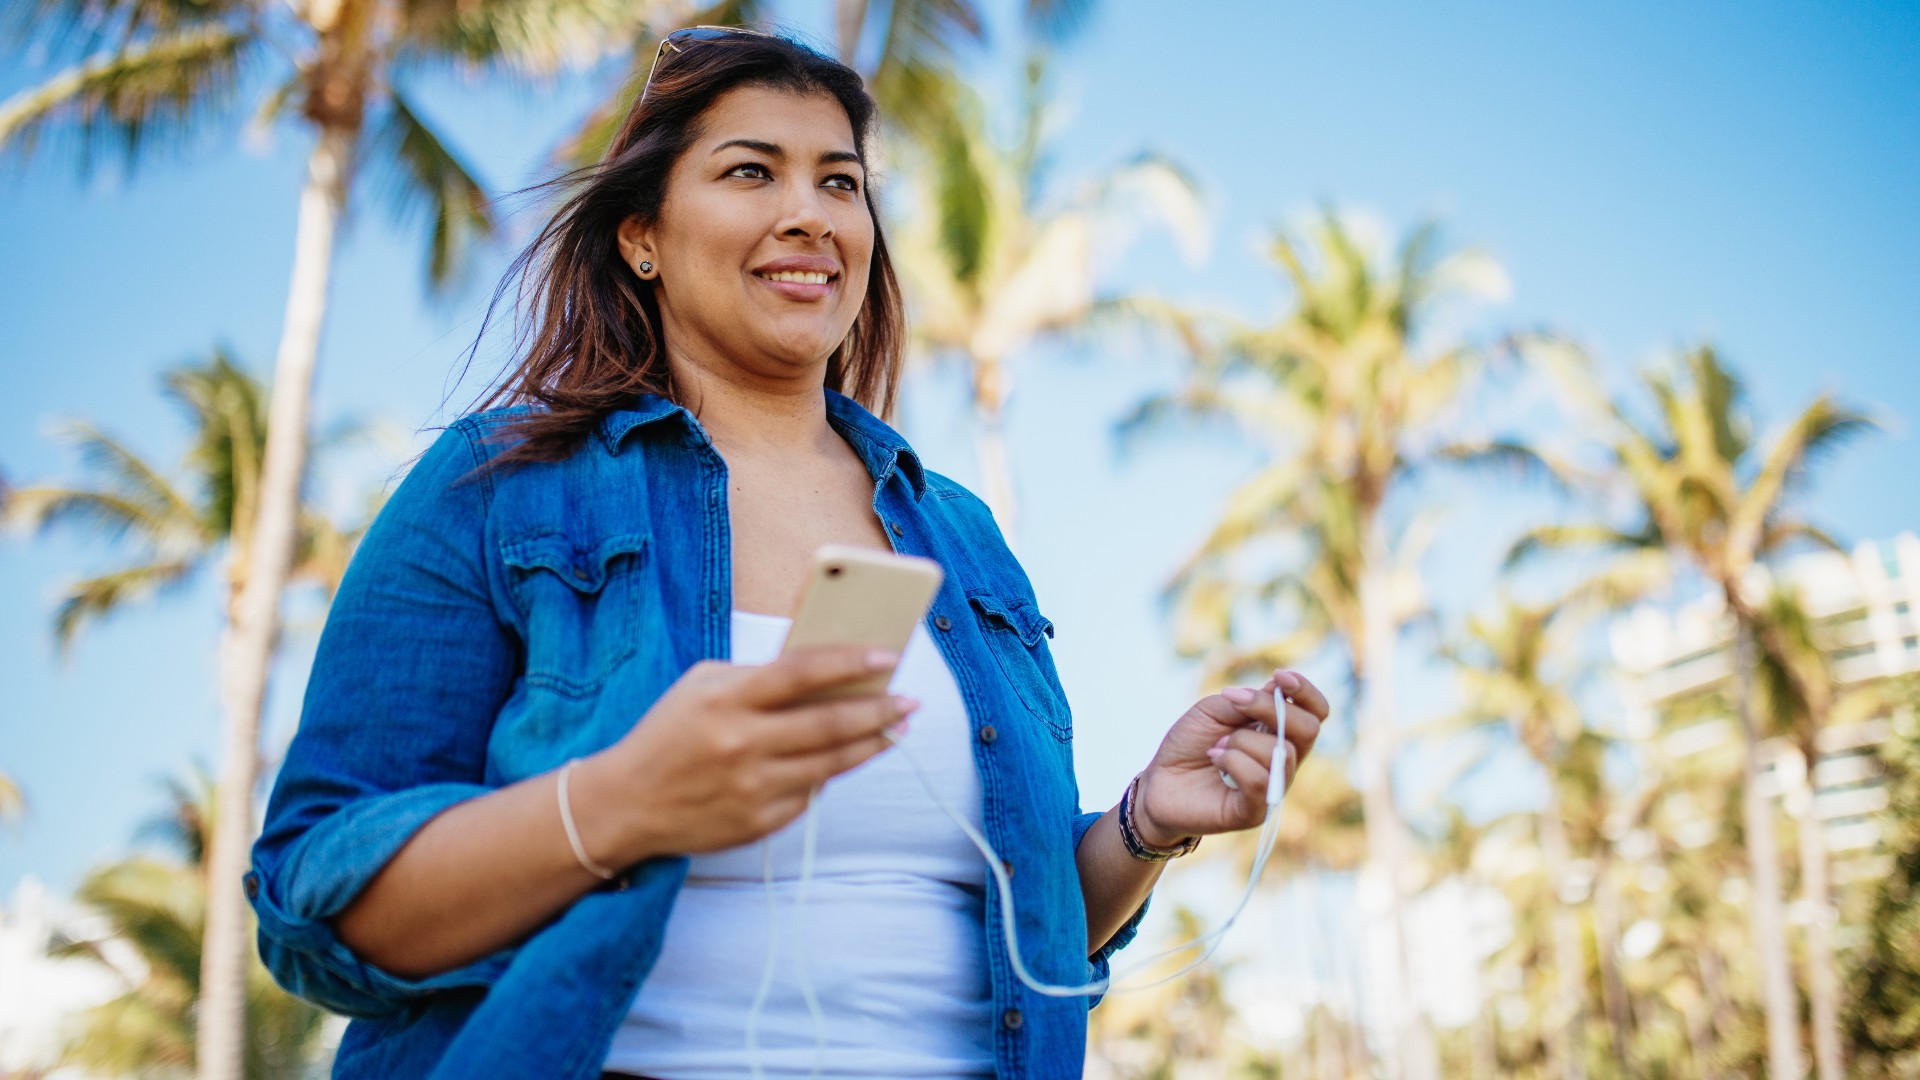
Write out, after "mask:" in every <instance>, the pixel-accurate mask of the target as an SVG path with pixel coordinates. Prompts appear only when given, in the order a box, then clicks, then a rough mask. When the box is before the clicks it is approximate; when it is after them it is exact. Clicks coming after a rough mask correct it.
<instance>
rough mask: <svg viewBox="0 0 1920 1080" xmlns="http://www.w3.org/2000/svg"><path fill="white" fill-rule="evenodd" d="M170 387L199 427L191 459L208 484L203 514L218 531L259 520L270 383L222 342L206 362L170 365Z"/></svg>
mask: <svg viewBox="0 0 1920 1080" xmlns="http://www.w3.org/2000/svg"><path fill="white" fill-rule="evenodd" d="M165 386H166V390H165V393H166V395H167V396H168V397H169V398H172V399H173V400H174V401H175V402H176V403H177V404H178V405H180V407H181V408H182V410H183V411H184V412H185V413H186V414H187V422H188V424H189V426H190V427H191V429H192V430H193V432H194V441H193V449H192V450H191V451H189V452H188V454H187V462H188V464H189V465H190V466H191V467H192V469H193V471H194V473H195V474H196V475H198V476H199V477H200V478H201V482H202V483H203V485H204V486H205V488H206V492H207V498H206V507H205V509H204V510H203V511H202V514H201V516H202V518H203V519H204V520H205V521H206V523H207V531H208V532H209V533H210V534H212V535H216V536H231V535H234V534H235V533H240V534H244V533H245V532H246V531H247V529H248V528H249V523H250V522H251V521H252V520H253V507H254V500H255V498H256V497H257V494H258V489H259V482H260V464H261V460H262V459H263V458H264V457H265V454H266V441H267V402H266V397H267V394H266V388H265V386H263V385H262V384H261V382H260V381H259V380H258V379H256V378H254V377H253V375H252V374H251V373H249V372H248V371H246V370H245V369H244V368H242V367H240V366H239V365H238V364H237V363H235V362H234V360H233V358H232V357H231V356H230V355H229V354H228V353H227V352H226V350H224V349H218V348H216V349H215V350H214V351H213V353H212V354H211V355H210V356H209V357H208V358H207V359H206V360H205V361H204V362H201V363H192V364H184V365H181V366H180V367H176V368H173V369H172V370H170V371H168V372H167V373H166V376H165Z"/></svg>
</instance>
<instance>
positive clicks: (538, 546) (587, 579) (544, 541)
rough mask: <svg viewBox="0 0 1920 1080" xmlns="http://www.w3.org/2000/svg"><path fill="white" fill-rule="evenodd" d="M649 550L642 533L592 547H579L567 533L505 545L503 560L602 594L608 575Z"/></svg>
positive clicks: (626, 535) (623, 535) (544, 535)
mask: <svg viewBox="0 0 1920 1080" xmlns="http://www.w3.org/2000/svg"><path fill="white" fill-rule="evenodd" d="M646 548H647V538H646V536H645V535H643V534H640V533H624V534H622V535H619V536H609V537H607V538H606V539H604V540H601V541H599V542H597V543H594V544H591V545H585V546H583V545H580V544H576V543H575V541H574V539H573V538H572V537H570V536H567V535H566V534H565V533H540V534H538V535H535V536H527V537H522V538H520V539H518V540H510V541H508V542H507V543H505V544H503V545H501V548H500V557H501V558H502V559H504V560H505V561H506V564H507V565H508V566H511V567H514V568H515V569H519V570H535V569H539V570H551V571H553V573H554V574H556V575H558V576H559V578H560V580H561V581H564V582H566V583H567V584H568V585H571V586H572V587H573V588H574V589H576V590H578V591H580V592H583V593H592V592H599V591H600V589H601V587H602V586H604V585H605V584H606V583H607V571H608V568H609V567H610V566H612V565H613V561H614V560H615V559H617V558H619V557H621V556H623V555H627V556H632V557H634V558H636V559H637V558H639V556H640V554H641V552H643V551H645V550H646Z"/></svg>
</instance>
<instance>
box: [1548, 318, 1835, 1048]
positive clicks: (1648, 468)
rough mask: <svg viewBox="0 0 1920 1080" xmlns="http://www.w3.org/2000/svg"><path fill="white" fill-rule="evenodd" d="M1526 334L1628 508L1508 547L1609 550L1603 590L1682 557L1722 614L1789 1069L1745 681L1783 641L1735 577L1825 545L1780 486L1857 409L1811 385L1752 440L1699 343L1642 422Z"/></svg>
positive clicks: (1660, 373) (1754, 908) (1776, 868)
mask: <svg viewBox="0 0 1920 1080" xmlns="http://www.w3.org/2000/svg"><path fill="white" fill-rule="evenodd" d="M1531 347H1533V348H1536V349H1545V350H1548V351H1551V352H1555V353H1558V354H1560V358H1561V360H1562V363H1560V364H1559V365H1558V366H1559V367H1560V368H1561V370H1562V371H1564V372H1566V373H1568V374H1569V377H1570V378H1571V379H1572V380H1573V382H1572V385H1573V386H1574V388H1575V389H1576V391H1577V396H1578V397H1579V399H1580V400H1581V401H1582V402H1583V403H1584V404H1585V405H1586V406H1587V407H1588V408H1589V410H1590V411H1591V412H1593V413H1594V414H1596V416H1597V418H1598V419H1599V420H1600V422H1601V423H1602V424H1604V425H1605V429H1606V434H1605V435H1604V440H1605V442H1606V455H1607V457H1608V459H1609V460H1608V465H1609V467H1610V471H1611V473H1612V474H1613V475H1615V476H1617V477H1618V478H1619V480H1620V481H1621V482H1622V483H1623V484H1624V486H1625V487H1626V488H1627V491H1628V493H1629V494H1630V495H1631V497H1632V500H1633V505H1634V517H1635V519H1636V520H1635V521H1634V522H1633V523H1632V524H1631V525H1630V526H1628V527H1626V528H1616V527H1614V526H1613V525H1612V524H1610V523H1607V522H1593V523H1583V524H1572V525H1551V526H1542V527H1540V528H1537V529H1534V530H1532V531H1531V532H1530V533H1529V534H1528V535H1526V536H1525V537H1523V538H1522V539H1521V541H1520V542H1519V543H1518V544H1517V545H1516V546H1515V548H1514V550H1513V552H1512V556H1511V557H1512V558H1513V559H1519V558H1524V557H1526V556H1527V555H1528V554H1529V553H1531V552H1534V551H1537V550H1540V549H1543V548H1553V547H1561V548H1565V547H1587V548H1599V549H1601V550H1603V551H1607V552H1610V553H1612V554H1613V556H1614V558H1613V559H1612V561H1610V562H1609V563H1608V565H1607V567H1606V568H1605V569H1604V570H1603V571H1602V573H1601V574H1599V575H1598V576H1597V577H1596V578H1595V579H1594V581H1593V583H1592V584H1591V586H1590V587H1589V592H1591V593H1592V594H1594V595H1596V596H1605V597H1606V598H1609V599H1613V600H1618V599H1621V598H1625V597H1631V596H1639V595H1645V594H1647V593H1648V592H1649V591H1651V590H1652V589H1654V588H1659V587H1664V586H1665V585H1666V584H1667V583H1668V582H1670V581H1672V580H1673V579H1674V577H1675V576H1676V575H1677V573H1678V572H1679V571H1680V570H1681V569H1683V568H1686V569H1690V570H1692V571H1693V572H1695V573H1698V574H1700V575H1701V576H1702V577H1704V578H1705V579H1706V580H1707V582H1708V583H1709V584H1710V585H1711V586H1712V587H1713V589H1714V590H1715V592H1716V593H1717V594H1718V595H1719V596H1720V597H1721V598H1722V599H1723V600H1724V602H1725V604H1726V608H1727V611H1728V612H1729V613H1730V614H1731V615H1732V618H1733V650H1734V701H1735V714H1736V719H1737V721H1738V723H1739V725H1740V728H1741V732H1742V735H1743V738H1744V740H1745V747H1746V752H1745V757H1744V760H1743V765H1742V770H1743V781H1744V783H1743V790H1744V795H1743V799H1744V809H1743V813H1744V817H1745V827H1746V842H1747V853H1748V858H1749V860H1750V863H1751V869H1752V880H1753V892H1754V896H1753V903H1752V904H1751V905H1750V909H1749V910H1750V913H1751V916H1750V917H1751V920H1752V932H1753V947H1754V949H1755V950H1756V952H1757V953H1758V955H1759V958H1760V961H1761V986H1762V990H1763V1000H1764V1002H1765V1005H1766V1014H1767V1043H1768V1052H1767V1058H1768V1068H1769V1071H1770V1074H1771V1075H1774V1076H1783V1077H1787V1076H1799V1075H1800V1074H1801V1062H1802V1058H1801V1052H1800V1051H1801V1047H1800V1034H1799V1032H1800V1025H1799V1006H1798V1001H1797V998H1796V996H1795V993H1794V988H1793V982H1792V978H1791V974H1790V972H1789V965H1788V955H1787V952H1788V950H1787V941H1786V924H1785V920H1784V912H1783V910H1782V906H1781V898H1780V897H1781V891H1780V855H1779V845H1778V840H1777V838H1776V836H1775V832H1774V820H1773V814H1772V810H1771V807H1770V806H1769V804H1768V802H1767V799H1766V796H1765V795H1764V794H1763V793H1762V792H1761V791H1760V789H1759V785H1758V783H1757V780H1758V778H1759V775H1760V773H1761V769H1762V760H1761V752H1762V751H1761V736H1762V731H1761V725H1760V718H1759V713H1758V708H1757V702H1756V700H1755V695H1754V693H1753V683H1754V674H1755V666H1756V654H1755V650H1756V648H1757V649H1758V650H1760V651H1761V652H1763V653H1764V654H1765V655H1767V656H1768V657H1771V658H1776V659H1777V658H1781V657H1785V656H1787V655H1789V654H1790V652H1791V650H1790V648H1789V646H1788V645H1787V643H1786V641H1785V639H1784V637H1783V632H1782V630H1781V628H1780V627H1779V626H1778V625H1777V624H1776V623H1775V622H1774V621H1773V620H1771V619H1769V618H1768V617H1767V613H1766V611H1765V608H1764V603H1763V600H1762V598H1760V597H1757V596H1754V595H1753V594H1752V592H1751V590H1750V587H1749V580H1750V577H1751V575H1752V574H1753V573H1754V571H1755V570H1756V568H1757V567H1759V566H1760V564H1761V563H1762V561H1763V560H1765V559H1766V558H1767V557H1769V556H1770V555H1772V554H1774V553H1776V552H1778V551H1780V550H1781V549H1782V548H1784V547H1786V546H1787V545H1788V544H1790V543H1793V542H1795V541H1812V542H1815V543H1824V544H1826V545H1828V546H1834V545H1833V542H1832V541H1831V540H1830V539H1828V538H1827V537H1826V534H1825V533H1823V532H1822V531H1821V530H1819V529H1818V528H1816V527H1814V526H1813V525H1812V524H1811V523H1809V522H1808V521H1806V520H1805V519H1804V518H1802V517H1799V516H1796V515H1795V514H1794V513H1793V512H1792V510H1791V508H1790V502H1791V498H1792V495H1793V494H1794V490H1795V486H1796V484H1797V482H1798V481H1800V480H1801V479H1802V478H1803V477H1804V475H1805V473H1806V470H1807V466H1808V464H1809V462H1810V461H1811V459H1813V458H1814V457H1817V456H1818V455H1819V454H1820V453H1821V452H1823V451H1825V450H1828V449H1831V448H1832V447H1834V446H1837V445H1838V444H1840V443H1841V442H1843V441H1844V440H1845V439H1847V438H1848V437H1850V436H1852V435H1854V434H1857V433H1858V432H1860V431H1862V430H1863V429H1865V428H1867V427H1868V426H1870V424H1871V421H1869V420H1868V419H1867V418H1866V417H1865V416H1863V415H1861V414H1859V413H1856V412H1853V411H1851V410H1849V409H1846V408H1843V407H1842V406H1840V405H1839V404H1838V403H1836V402H1835V401H1834V400H1833V399H1832V398H1831V397H1830V396H1828V395H1825V394H1823V395H1821V396H1819V397H1817V398H1815V399H1814V400H1813V401H1812V402H1811V403H1809V404H1808V405H1807V407H1806V408H1805V409H1804V410H1802V411H1801V413H1800V414H1799V415H1798V416H1797V417H1795V418H1794V420H1793V421H1792V423H1790V424H1788V425H1787V427H1786V429H1785V430H1784V431H1782V432H1781V433H1780V434H1779V435H1777V436H1776V437H1775V438H1774V439H1773V441H1772V442H1771V443H1770V444H1768V445H1766V446H1764V447H1763V446H1761V445H1760V444H1759V443H1758V441H1757V440H1756V438H1755V433H1754V420H1753V416H1752V414H1751V413H1750V412H1749V410H1748V407H1747V403H1746V399H1745V392H1744V389H1743V387H1742V386H1741V384H1740V381H1739V379H1738V378H1737V377H1736V376H1735V375H1734V373H1733V372H1732V371H1731V370H1729V369H1728V368H1727V367H1726V366H1725V365H1723V364H1722V363H1721V361H1720V358H1719V355H1718V354H1717V353H1716V352H1715V351H1714V349H1713V348H1712V347H1711V346H1701V347H1698V348H1696V349H1693V350H1692V351H1690V352H1688V353H1686V354H1685V355H1684V356H1683V357H1681V358H1680V360H1679V362H1678V364H1677V365H1675V368H1674V369H1673V370H1655V371H1651V372H1648V373H1647V374H1646V375H1645V376H1644V378H1643V382H1644V384H1645V387H1646V389H1647V391H1648V392H1649V395H1650V396H1651V397H1652V399H1653V402H1654V405H1655V410H1654V416H1653V420H1652V422H1651V423H1643V422H1642V421H1641V420H1639V419H1637V418H1636V417H1635V416H1634V415H1633V414H1632V413H1631V412H1630V411H1629V410H1628V409H1627V408H1626V407H1625V406H1623V405H1621V404H1620V403H1619V402H1617V401H1613V400H1609V399H1607V398H1605V397H1603V396H1601V395H1600V394H1598V393H1597V392H1596V391H1595V390H1594V389H1593V388H1592V386H1591V384H1590V383H1587V382H1585V381H1584V379H1583V378H1582V377H1581V375H1580V372H1582V371H1583V370H1586V369H1587V365H1586V363H1585V360H1584V357H1581V356H1580V355H1579V354H1578V351H1577V350H1576V349H1574V347H1573V346H1570V345H1567V344H1565V343H1562V342H1552V343H1542V342H1535V343H1532V346H1531ZM1568 361H1570V362H1568ZM1782 671H1783V674H1784V676H1785V678H1786V679H1787V681H1788V682H1789V683H1792V684H1794V685H1795V690H1796V693H1798V694H1800V695H1801V696H1802V697H1803V698H1804V697H1805V696H1806V695H1807V694H1809V693H1810V692H1812V691H1811V690H1810V688H1809V687H1807V686H1806V685H1804V683H1803V681H1802V678H1801V676H1800V675H1799V674H1798V673H1797V671H1796V670H1795V669H1793V668H1791V667H1787V666H1783V668H1782Z"/></svg>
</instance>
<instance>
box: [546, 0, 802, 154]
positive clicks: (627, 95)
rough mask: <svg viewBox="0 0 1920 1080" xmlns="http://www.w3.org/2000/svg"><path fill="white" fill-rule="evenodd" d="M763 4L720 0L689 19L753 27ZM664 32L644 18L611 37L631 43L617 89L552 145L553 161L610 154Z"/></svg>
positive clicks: (643, 8) (641, 8)
mask: <svg viewBox="0 0 1920 1080" xmlns="http://www.w3.org/2000/svg"><path fill="white" fill-rule="evenodd" d="M763 7H764V5H763V4H762V3H761V2H760V0H717V2H716V3H713V4H710V5H708V6H707V7H704V8H700V9H699V10H697V11H695V12H694V13H693V14H692V15H689V16H688V17H687V24H688V25H697V26H752V25H754V24H756V23H758V22H760V21H761V18H762V10H763ZM634 10H635V11H636V12H637V13H640V14H647V13H650V12H651V10H652V9H651V6H650V5H644V4H640V5H634ZM660 34H661V31H660V28H659V27H656V26H655V25H654V24H653V23H651V22H643V23H642V25H640V26H639V27H637V28H635V30H634V31H633V32H631V33H628V34H625V35H611V36H610V37H609V40H617V41H622V42H630V43H631V48H630V49H628V51H627V64H626V70H625V71H624V72H623V73H622V74H621V75H620V77H619V80H618V83H617V85H616V88H615V89H614V90H613V91H612V92H611V93H608V94H606V95H605V96H603V97H602V98H601V99H600V101H599V103H598V104H596V105H594V107H593V108H592V109H590V110H588V112H587V114H586V116H584V117H582V118H581V120H580V122H579V123H578V124H576V125H575V126H574V128H573V130H572V131H571V132H569V133H568V134H567V135H566V136H565V137H564V138H562V139H561V140H560V142H559V144H558V145H557V146H555V147H554V150H553V152H552V154H551V155H550V156H551V158H552V160H553V161H554V163H555V164H557V165H559V166H560V167H561V168H563V169H568V170H573V169H584V168H586V167H588V166H590V165H594V164H596V163H598V162H599V161H600V160H601V159H602V158H604V157H606V155H607V149H608V147H611V146H612V145H613V140H614V137H615V136H617V135H619V134H620V127H621V125H622V124H623V123H625V122H626V119H627V113H628V112H630V111H631V110H632V109H633V103H634V99H636V98H638V97H639V96H640V88H641V87H642V86H645V85H646V81H647V73H648V72H649V71H651V70H652V69H653V58H654V55H655V54H656V53H657V52H658V51H659V49H660Z"/></svg>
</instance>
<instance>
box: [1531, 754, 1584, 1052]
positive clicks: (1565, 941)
mask: <svg viewBox="0 0 1920 1080" xmlns="http://www.w3.org/2000/svg"><path fill="white" fill-rule="evenodd" d="M1560 814H1561V811H1560V791H1559V788H1558V787H1557V786H1555V785H1554V783H1553V781H1552V779H1551V776H1549V780H1548V783H1547V805H1546V809H1545V810H1543V811H1542V812H1541V814H1540V850H1541V855H1542V857H1543V858H1544V859H1545V860H1546V871H1547V881H1548V882H1550V883H1551V884H1552V887H1553V896H1554V905H1553V966H1554V975H1555V978H1556V980H1557V981H1558V983H1559V990H1560V1009H1559V1012H1560V1016H1559V1023H1558V1024H1556V1025H1554V1029H1553V1032H1552V1037H1553V1056H1554V1057H1555V1058H1557V1059H1559V1060H1558V1061H1557V1062H1556V1063H1555V1064H1556V1068H1554V1069H1553V1071H1554V1072H1558V1073H1559V1074H1560V1075H1561V1076H1562V1077H1565V1078H1566V1080H1586V1077H1587V1058H1586V1037H1585V1036H1586V1026H1587V1024H1586V1010H1585V1008H1584V1007H1583V1006H1584V1005H1585V1002H1586V996H1587V995H1586V978H1585V974H1586V973H1585V972H1584V971H1583V970H1582V964H1581V962H1580V927H1579V923H1578V922H1577V921H1576V915H1575V912H1574V910H1573V905H1572V904H1571V903H1570V902H1569V899H1568V896H1567V864H1568V863H1569V862H1570V861H1571V859H1570V857H1569V855H1568V852H1567V827H1566V824H1565V823H1564V822H1563V821H1562V820H1561V816H1560Z"/></svg>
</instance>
